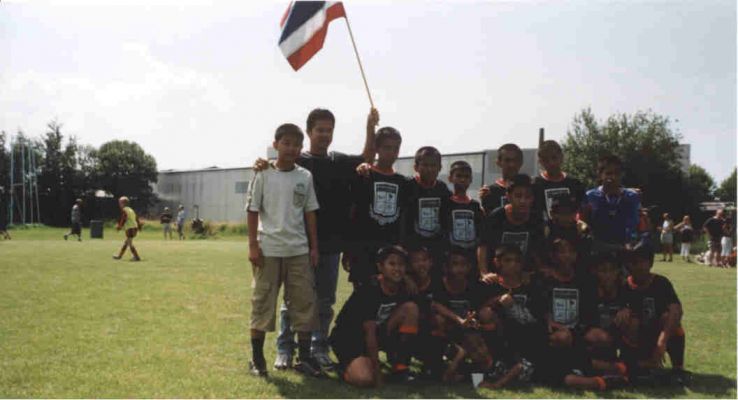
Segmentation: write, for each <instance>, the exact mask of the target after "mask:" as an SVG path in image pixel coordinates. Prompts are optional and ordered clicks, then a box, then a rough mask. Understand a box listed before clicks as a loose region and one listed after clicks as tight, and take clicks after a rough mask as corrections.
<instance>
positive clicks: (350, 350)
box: [328, 325, 393, 373]
mask: <svg viewBox="0 0 738 400" xmlns="http://www.w3.org/2000/svg"><path fill="white" fill-rule="evenodd" d="M328 341H329V342H330V345H331V348H332V349H333V353H334V354H335V355H336V358H337V359H338V369H339V371H340V372H341V373H343V371H345V370H346V368H347V367H348V366H349V364H351V361H354V360H355V359H357V358H359V357H368V353H367V349H366V340H365V339H364V333H363V332H361V333H360V334H356V333H355V334H348V333H342V332H336V330H335V329H334V330H333V332H331V335H330V337H329V338H328ZM377 345H378V347H379V349H378V350H384V351H387V352H389V351H391V350H392V347H393V345H392V344H391V341H390V339H389V336H388V335H387V327H386V325H378V326H377Z"/></svg>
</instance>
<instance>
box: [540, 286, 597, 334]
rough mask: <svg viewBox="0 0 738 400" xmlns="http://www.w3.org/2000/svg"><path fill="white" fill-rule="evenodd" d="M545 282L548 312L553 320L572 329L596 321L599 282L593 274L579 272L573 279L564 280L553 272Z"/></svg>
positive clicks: (589, 324)
mask: <svg viewBox="0 0 738 400" xmlns="http://www.w3.org/2000/svg"><path fill="white" fill-rule="evenodd" d="M543 284H544V287H545V289H544V291H545V293H546V312H547V313H548V314H549V315H550V316H551V320H552V321H553V322H557V323H559V324H562V325H564V326H566V327H567V328H570V329H576V328H580V327H587V326H591V325H593V324H594V323H595V318H596V298H597V284H596V282H595V280H594V278H592V276H590V275H589V274H585V273H581V272H579V273H577V274H575V275H574V277H573V278H572V279H570V280H564V279H561V278H558V277H557V275H556V274H553V275H552V276H549V277H547V278H546V279H545V280H544V282H543Z"/></svg>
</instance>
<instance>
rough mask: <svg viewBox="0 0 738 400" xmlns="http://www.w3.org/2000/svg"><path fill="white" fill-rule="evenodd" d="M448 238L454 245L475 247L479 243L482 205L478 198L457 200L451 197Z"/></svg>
mask: <svg viewBox="0 0 738 400" xmlns="http://www.w3.org/2000/svg"><path fill="white" fill-rule="evenodd" d="M447 219H448V223H447V224H448V225H447V226H448V239H449V244H450V245H452V246H457V247H461V248H462V249H475V248H476V247H477V245H478V244H479V236H480V235H479V233H480V229H481V225H482V207H481V206H480V205H479V202H478V201H476V200H471V199H470V200H469V201H468V202H464V201H457V200H455V199H454V197H453V196H452V197H451V201H450V202H449V208H448V214H447Z"/></svg>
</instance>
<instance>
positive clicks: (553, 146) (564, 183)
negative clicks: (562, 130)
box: [533, 140, 584, 221]
mask: <svg viewBox="0 0 738 400" xmlns="http://www.w3.org/2000/svg"><path fill="white" fill-rule="evenodd" d="M563 162H564V152H563V151H562V150H561V146H559V144H558V143H557V142H556V141H554V140H546V141H544V142H543V143H542V144H541V146H540V147H539V148H538V163H539V164H540V165H541V168H542V169H543V170H542V171H541V174H540V175H539V176H537V177H536V178H535V179H534V180H533V194H534V196H535V208H536V210H537V211H538V212H541V213H542V215H543V219H544V221H545V220H548V219H550V217H551V202H552V201H553V199H555V198H557V197H569V198H572V199H574V204H576V205H579V204H581V203H582V200H583V199H584V185H582V183H581V182H580V181H579V180H578V179H576V178H573V177H571V176H569V175H568V174H567V173H566V172H564V171H562V170H561V164H562V163H563ZM576 211H577V210H575V213H576Z"/></svg>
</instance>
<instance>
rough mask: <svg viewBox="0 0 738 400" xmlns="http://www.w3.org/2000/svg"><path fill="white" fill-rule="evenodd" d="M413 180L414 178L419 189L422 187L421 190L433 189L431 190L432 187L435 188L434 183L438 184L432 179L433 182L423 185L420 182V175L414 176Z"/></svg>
mask: <svg viewBox="0 0 738 400" xmlns="http://www.w3.org/2000/svg"><path fill="white" fill-rule="evenodd" d="M414 178H415V182H417V183H418V185H420V187H422V188H423V189H433V188H434V187H435V186H436V182H438V180H437V179H434V180H433V183H431V184H425V183H423V181H422V180H421V179H420V175H415V177H414Z"/></svg>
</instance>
